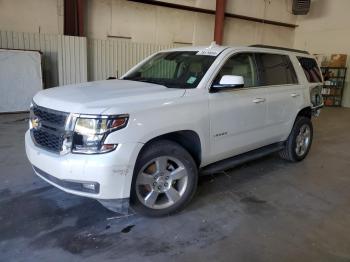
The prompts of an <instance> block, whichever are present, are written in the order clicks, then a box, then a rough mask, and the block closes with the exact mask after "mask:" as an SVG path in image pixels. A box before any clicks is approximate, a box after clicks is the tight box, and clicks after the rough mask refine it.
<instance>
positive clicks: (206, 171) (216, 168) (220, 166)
mask: <svg viewBox="0 0 350 262" xmlns="http://www.w3.org/2000/svg"><path fill="white" fill-rule="evenodd" d="M283 148H284V142H279V143H275V144H271V145H268V146H264V147H261V148H258V149H255V150H252V151H249V152H247V153H243V154H241V155H238V156H234V157H230V158H226V159H224V160H221V161H218V162H216V163H213V164H210V165H207V166H205V167H202V168H201V169H200V174H201V175H211V174H214V173H218V172H221V171H224V170H226V169H230V168H233V167H236V166H238V165H241V164H243V163H245V162H249V161H252V160H254V159H257V158H261V157H263V156H266V155H269V154H272V153H275V152H277V151H280V150H282V149H283Z"/></svg>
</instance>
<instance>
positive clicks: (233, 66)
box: [214, 53, 257, 87]
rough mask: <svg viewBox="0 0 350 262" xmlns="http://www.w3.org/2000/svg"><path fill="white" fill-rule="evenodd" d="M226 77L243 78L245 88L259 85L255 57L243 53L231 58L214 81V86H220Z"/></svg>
mask: <svg viewBox="0 0 350 262" xmlns="http://www.w3.org/2000/svg"><path fill="white" fill-rule="evenodd" d="M224 75H237V76H243V79H244V87H252V86H256V85H257V73H256V67H255V61H254V55H253V54H250V53H241V54H237V55H234V56H232V57H231V58H229V59H228V60H227V61H226V63H225V64H224V65H223V67H222V68H221V69H220V71H219V73H218V75H217V76H216V78H215V80H214V84H219V82H220V79H221V77H222V76H224Z"/></svg>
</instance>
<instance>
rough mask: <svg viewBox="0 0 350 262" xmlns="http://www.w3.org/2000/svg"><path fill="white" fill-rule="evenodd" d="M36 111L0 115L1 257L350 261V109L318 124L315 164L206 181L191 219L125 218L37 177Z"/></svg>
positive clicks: (281, 165)
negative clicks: (31, 126)
mask: <svg viewBox="0 0 350 262" xmlns="http://www.w3.org/2000/svg"><path fill="white" fill-rule="evenodd" d="M25 117H26V115H24V114H22V115H0V176H1V183H0V261H16V262H18V261H108V260H120V261H141V260H142V261H165V260H178V261H350V189H349V188H350V150H349V148H350V132H349V130H350V110H349V109H340V108H327V109H325V110H323V112H322V114H321V117H320V118H318V119H316V120H314V126H315V136H314V144H313V146H312V149H311V152H310V154H309V156H308V157H307V158H306V160H305V161H303V162H301V163H297V164H290V163H286V162H284V161H282V160H280V159H279V158H278V157H277V156H276V155H272V156H269V157H265V158H263V159H261V160H258V161H255V162H252V163H249V164H246V165H243V166H241V167H239V168H235V169H233V170H230V171H228V172H227V174H219V175H217V176H215V177H214V176H213V177H204V178H201V179H200V184H199V188H198V193H197V194H196V196H195V198H194V200H193V201H192V203H191V204H190V205H189V206H188V207H187V209H186V210H185V211H183V212H182V213H180V214H178V215H175V216H172V217H166V218H160V219H149V218H144V217H140V216H137V215H133V216H128V217H123V218H118V217H117V214H114V213H112V212H109V211H107V210H106V209H104V208H103V207H102V206H101V205H100V204H99V203H98V202H96V201H94V200H90V199H85V198H81V197H77V196H73V195H69V194H66V193H64V192H62V191H60V190H58V189H56V188H54V187H52V186H50V185H48V184H46V183H45V182H43V181H41V180H40V179H39V178H37V177H36V176H35V175H34V174H33V172H32V170H31V167H30V165H29V163H28V161H27V159H26V156H25V152H24V143H23V135H24V132H25V130H26V128H27V122H26V120H25Z"/></svg>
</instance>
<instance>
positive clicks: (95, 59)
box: [88, 39, 175, 81]
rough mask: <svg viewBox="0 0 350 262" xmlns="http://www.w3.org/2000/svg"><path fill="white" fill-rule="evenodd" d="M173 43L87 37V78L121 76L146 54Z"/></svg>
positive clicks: (101, 78) (91, 79) (99, 78)
mask: <svg viewBox="0 0 350 262" xmlns="http://www.w3.org/2000/svg"><path fill="white" fill-rule="evenodd" d="M174 47H175V45H157V44H146V43H134V42H131V41H129V40H123V39H108V40H100V39H88V79H89V81H94V80H103V79H107V78H108V77H111V76H117V77H120V76H122V75H123V74H124V73H125V72H126V71H128V70H129V69H130V68H131V67H133V66H134V65H136V64H137V63H138V62H140V61H141V60H143V59H144V58H146V57H147V56H149V55H151V54H153V53H155V52H157V51H159V50H163V49H169V48H174Z"/></svg>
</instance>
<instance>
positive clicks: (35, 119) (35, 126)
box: [30, 117, 41, 129]
mask: <svg viewBox="0 0 350 262" xmlns="http://www.w3.org/2000/svg"><path fill="white" fill-rule="evenodd" d="M30 121H31V122H32V127H33V129H39V128H40V127H41V122H40V119H39V118H38V117H33V118H32V119H31V120H30Z"/></svg>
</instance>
